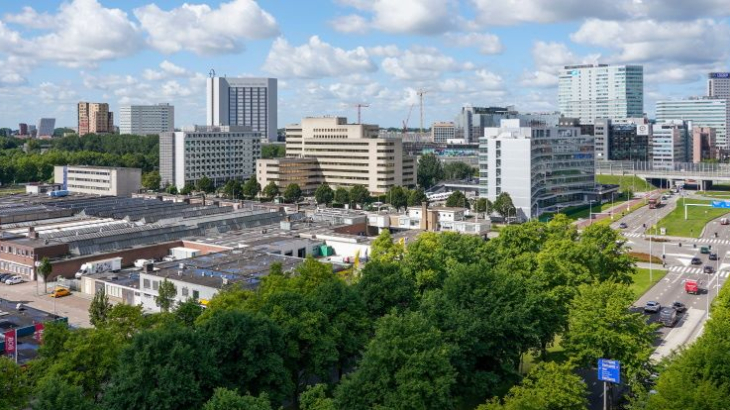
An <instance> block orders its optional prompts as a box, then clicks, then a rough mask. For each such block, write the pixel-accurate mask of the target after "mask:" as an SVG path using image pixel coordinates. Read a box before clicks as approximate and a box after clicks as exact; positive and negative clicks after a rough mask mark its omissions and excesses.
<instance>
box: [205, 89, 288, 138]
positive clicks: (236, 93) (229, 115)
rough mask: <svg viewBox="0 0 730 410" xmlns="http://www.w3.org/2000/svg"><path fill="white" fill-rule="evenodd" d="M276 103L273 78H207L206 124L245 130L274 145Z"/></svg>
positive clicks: (275, 136) (275, 135)
mask: <svg viewBox="0 0 730 410" xmlns="http://www.w3.org/2000/svg"><path fill="white" fill-rule="evenodd" d="M276 99H277V81H276V78H227V77H211V78H208V80H207V108H208V109H207V118H208V122H207V124H208V125H213V126H221V125H237V126H248V127H251V128H252V129H253V130H254V131H256V132H260V133H261V134H262V135H263V136H264V138H265V139H268V140H269V141H276V139H277V134H276V127H277V100H276Z"/></svg>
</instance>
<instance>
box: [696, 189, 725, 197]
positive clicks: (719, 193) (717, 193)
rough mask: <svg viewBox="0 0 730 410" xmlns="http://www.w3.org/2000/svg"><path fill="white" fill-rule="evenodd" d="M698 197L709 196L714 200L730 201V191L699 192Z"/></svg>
mask: <svg viewBox="0 0 730 410" xmlns="http://www.w3.org/2000/svg"><path fill="white" fill-rule="evenodd" d="M697 195H702V196H709V197H713V198H722V199H730V191H699V192H697Z"/></svg>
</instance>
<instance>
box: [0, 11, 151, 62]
mask: <svg viewBox="0 0 730 410" xmlns="http://www.w3.org/2000/svg"><path fill="white" fill-rule="evenodd" d="M24 13H25V14H24V15H29V14H31V11H29V10H25V11H24ZM20 19H21V20H22V18H20ZM53 19H54V20H55V21H61V22H63V24H62V25H58V27H52V28H53V30H52V31H51V32H50V33H47V34H41V35H38V36H35V37H29V38H23V36H22V35H21V34H20V33H19V32H17V31H14V30H12V29H10V28H8V26H6V25H5V24H4V23H3V22H0V51H2V52H5V53H7V54H8V55H11V56H16V57H24V58H29V59H33V60H34V61H55V62H58V63H59V64H61V65H64V66H69V67H79V66H94V65H95V64H96V63H98V62H99V61H105V60H113V59H117V58H121V57H126V56H128V55H132V54H134V53H136V52H137V51H139V49H140V45H141V36H140V33H139V30H138V29H137V27H136V26H135V25H134V24H133V23H132V22H130V21H129V19H128V18H127V14H126V13H125V12H123V11H122V10H119V9H108V8H104V7H102V6H101V5H100V4H99V3H98V2H97V1H96V0H74V1H73V2H71V3H63V4H62V5H61V7H60V8H59V12H58V14H56V15H54V16H53ZM11 20H12V18H11ZM15 20H18V16H17V15H16V16H15Z"/></svg>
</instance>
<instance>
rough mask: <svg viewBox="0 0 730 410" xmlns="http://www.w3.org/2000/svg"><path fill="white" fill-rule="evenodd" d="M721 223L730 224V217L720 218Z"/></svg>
mask: <svg viewBox="0 0 730 410" xmlns="http://www.w3.org/2000/svg"><path fill="white" fill-rule="evenodd" d="M720 225H730V219H727V218H721V219H720Z"/></svg>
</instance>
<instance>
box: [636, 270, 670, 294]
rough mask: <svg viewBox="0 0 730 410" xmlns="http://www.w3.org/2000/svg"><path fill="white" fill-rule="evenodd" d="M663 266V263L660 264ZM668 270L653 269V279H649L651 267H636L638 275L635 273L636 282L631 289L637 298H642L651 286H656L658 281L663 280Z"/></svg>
mask: <svg viewBox="0 0 730 410" xmlns="http://www.w3.org/2000/svg"><path fill="white" fill-rule="evenodd" d="M659 266H661V265H659ZM666 274H667V271H665V270H663V269H653V272H652V276H653V278H652V279H653V280H652V281H649V269H644V268H636V275H634V283H632V284H631V290H633V291H634V295H636V298H637V299H638V298H640V297H641V296H642V295H643V294H644V293H646V291H647V290H649V288H651V287H652V286H654V285H655V284H656V283H657V282H659V281H660V280H662V278H663V277H664V275H666Z"/></svg>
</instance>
